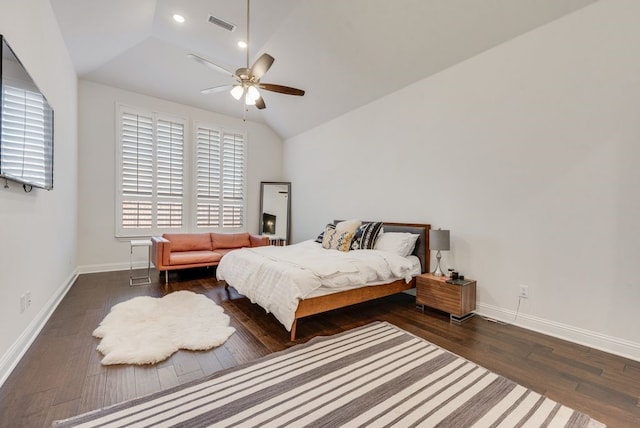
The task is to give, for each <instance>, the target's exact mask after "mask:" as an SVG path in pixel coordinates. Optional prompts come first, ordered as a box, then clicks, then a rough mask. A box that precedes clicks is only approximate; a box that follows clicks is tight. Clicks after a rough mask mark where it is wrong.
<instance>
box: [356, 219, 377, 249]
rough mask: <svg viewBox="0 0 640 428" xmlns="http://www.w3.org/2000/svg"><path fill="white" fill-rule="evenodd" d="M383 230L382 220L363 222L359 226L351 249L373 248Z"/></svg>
mask: <svg viewBox="0 0 640 428" xmlns="http://www.w3.org/2000/svg"><path fill="white" fill-rule="evenodd" d="M381 230H382V222H381V221H378V222H375V223H366V224H363V225H362V226H360V227H359V228H358V230H356V233H355V235H354V236H353V239H352V240H351V249H352V250H373V246H374V245H375V244H376V239H378V236H379V235H380V231H381Z"/></svg>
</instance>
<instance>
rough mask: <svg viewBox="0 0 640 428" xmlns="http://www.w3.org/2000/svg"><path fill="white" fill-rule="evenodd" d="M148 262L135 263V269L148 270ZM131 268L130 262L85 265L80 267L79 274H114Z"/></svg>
mask: <svg viewBox="0 0 640 428" xmlns="http://www.w3.org/2000/svg"><path fill="white" fill-rule="evenodd" d="M147 266H148V265H147V262H134V263H133V268H134V269H146V268H147ZM129 269H131V267H130V266H129V262H126V263H109V264H100V265H83V266H78V273H80V274H82V273H99V272H113V271H116V270H129ZM151 269H153V265H151Z"/></svg>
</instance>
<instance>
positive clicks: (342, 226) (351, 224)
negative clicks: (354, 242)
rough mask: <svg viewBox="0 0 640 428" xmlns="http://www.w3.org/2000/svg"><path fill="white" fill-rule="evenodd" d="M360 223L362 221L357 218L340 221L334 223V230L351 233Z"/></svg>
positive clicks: (354, 231)
mask: <svg viewBox="0 0 640 428" xmlns="http://www.w3.org/2000/svg"><path fill="white" fill-rule="evenodd" d="M361 224H362V222H361V221H360V220H357V219H353V220H346V221H341V222H340V223H338V224H336V230H337V231H338V232H350V233H352V234H353V233H356V230H358V228H359V227H360V225H361Z"/></svg>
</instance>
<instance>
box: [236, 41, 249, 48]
mask: <svg viewBox="0 0 640 428" xmlns="http://www.w3.org/2000/svg"><path fill="white" fill-rule="evenodd" d="M238 46H239V47H241V48H242V49H246V48H247V42H245V41H244V40H240V41H239V42H238Z"/></svg>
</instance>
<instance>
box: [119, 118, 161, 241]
mask: <svg viewBox="0 0 640 428" xmlns="http://www.w3.org/2000/svg"><path fill="white" fill-rule="evenodd" d="M121 133H122V135H121V150H122V156H121V157H122V165H121V174H122V175H121V177H122V197H123V198H122V218H121V223H122V227H123V228H124V229H141V228H142V229H150V228H151V227H152V226H153V119H152V118H151V117H150V116H143V115H139V114H132V113H128V112H123V113H122V123H121Z"/></svg>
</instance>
